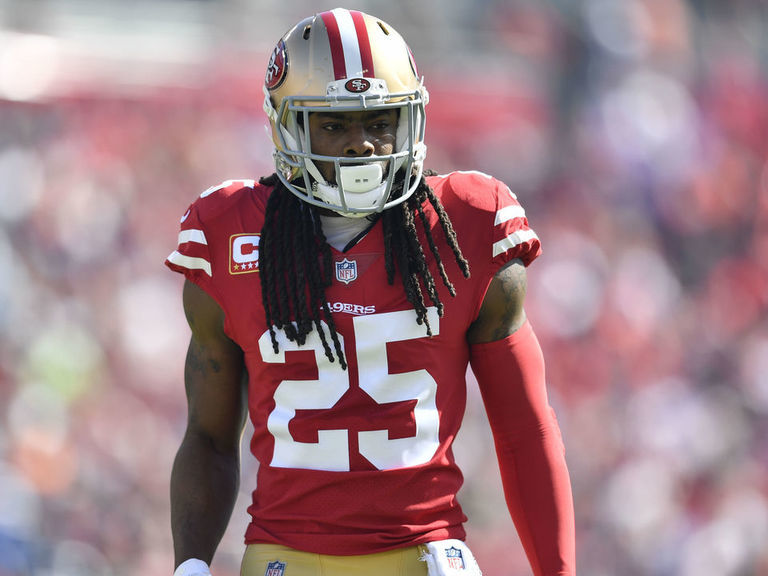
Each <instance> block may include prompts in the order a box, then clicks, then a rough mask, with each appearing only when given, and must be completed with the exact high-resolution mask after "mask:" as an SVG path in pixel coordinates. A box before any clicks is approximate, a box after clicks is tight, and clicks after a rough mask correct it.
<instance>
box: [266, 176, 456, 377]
mask: <svg viewBox="0 0 768 576" xmlns="http://www.w3.org/2000/svg"><path fill="white" fill-rule="evenodd" d="M432 174H434V172H430V171H425V173H424V176H429V175H432ZM424 176H422V178H421V182H420V183H419V186H418V188H417V189H416V191H415V192H414V193H413V195H412V196H411V197H410V198H409V199H408V200H407V201H405V202H403V203H402V204H399V205H397V206H394V207H392V208H390V209H388V210H384V211H383V212H382V213H381V214H380V215H378V217H380V218H381V219H382V225H383V228H384V262H385V266H386V272H387V281H388V282H389V284H393V283H394V280H395V267H397V268H398V269H399V270H400V276H401V277H402V280H403V287H404V288H405V294H406V297H407V298H408V301H409V302H410V303H411V304H412V305H413V307H414V308H415V310H416V322H418V323H419V324H424V325H425V327H426V332H427V335H428V336H431V335H432V328H431V326H430V325H429V320H428V319H427V304H426V303H425V301H424V292H425V291H426V294H427V296H428V298H429V301H430V302H431V304H432V305H434V306H435V307H436V308H437V313H438V315H439V316H442V315H443V303H442V302H441V301H440V296H439V294H438V292H437V285H436V284H435V279H434V277H433V276H432V273H431V272H430V270H429V266H428V264H427V260H426V256H425V254H424V249H423V247H422V245H421V243H420V242H419V238H418V236H417V233H416V214H418V215H419V219H420V221H421V224H422V228H423V230H424V234H425V236H426V239H427V243H428V244H429V250H430V252H431V253H432V256H433V257H434V259H435V262H436V263H437V268H438V271H439V273H440V278H441V279H442V281H443V284H444V285H445V286H446V287H447V288H448V291H449V293H450V294H451V296H455V295H456V290H455V288H454V286H453V284H452V283H451V281H450V279H449V278H448V274H447V273H446V271H445V267H444V266H443V261H442V258H441V257H440V253H439V250H438V248H437V245H436V244H435V241H434V238H433V237H432V232H431V230H430V227H429V225H428V223H427V215H426V213H425V212H424V202H425V201H427V200H428V201H429V202H430V204H432V207H433V208H434V209H435V212H436V213H437V216H438V219H439V222H440V226H441V227H442V229H443V233H444V234H445V237H446V240H447V243H448V246H449V247H450V248H451V250H452V251H453V255H454V258H455V259H456V263H457V264H458V266H459V269H460V270H461V272H462V274H463V275H464V277H465V278H469V263H468V262H467V260H466V259H465V258H464V255H463V254H462V253H461V248H460V247H459V243H458V240H457V238H456V232H455V231H454V229H453V225H452V224H451V219H450V218H449V217H448V214H447V213H446V211H445V209H444V208H443V205H442V203H441V202H440V199H439V198H438V197H437V196H436V195H435V193H434V191H433V190H432V189H431V188H430V187H429V185H428V184H427V182H426V179H425V178H424ZM259 182H260V183H261V184H263V185H265V186H272V187H274V188H273V190H272V193H271V195H270V197H269V200H268V202H267V208H266V213H265V217H264V228H263V229H262V231H261V242H260V246H259V269H260V275H261V292H262V301H263V306H264V311H265V313H266V320H267V325H268V326H269V334H270V336H271V338H272V347H273V348H274V350H275V352H277V351H278V344H277V339H276V335H275V329H278V330H283V331H284V332H285V335H286V337H287V338H288V339H289V340H291V341H295V342H297V343H298V344H299V345H302V344H304V342H305V341H306V338H307V334H309V333H310V332H311V331H312V328H313V327H314V328H315V329H316V330H317V332H318V334H319V336H320V340H321V342H322V344H323V349H324V350H325V355H326V356H327V357H328V359H329V360H330V361H331V362H333V360H334V354H333V353H334V351H335V353H336V357H337V358H338V359H339V363H340V364H341V367H342V368H344V369H346V367H347V363H346V361H345V359H344V353H343V351H342V349H341V343H340V342H339V337H338V335H337V333H336V326H335V323H334V321H333V316H332V315H331V310H330V308H329V306H328V302H327V300H326V298H325V289H326V288H328V287H329V286H330V285H331V282H332V280H333V274H332V269H333V264H332V258H331V249H330V247H329V246H328V243H327V242H326V239H325V235H324V234H323V230H322V227H321V225H320V219H319V218H318V217H317V212H316V211H317V209H316V208H315V207H314V206H312V205H310V204H307V203H306V202H303V201H301V200H300V199H299V198H297V197H296V196H294V195H293V194H292V193H291V192H290V191H289V190H288V189H287V188H286V187H285V186H284V185H283V184H282V182H280V180H279V178H278V177H277V175H276V174H272V175H271V176H267V177H265V178H261V179H260V181H259ZM400 193H402V192H401V190H399V191H394V192H393V196H392V197H397V195H398V194H400ZM422 286H423V288H422ZM322 320H325V322H326V323H327V325H328V329H329V332H330V337H331V342H332V344H333V350H331V345H330V344H329V343H328V337H327V335H326V333H325V330H323V327H322V325H321V324H320V322H321V321H322Z"/></svg>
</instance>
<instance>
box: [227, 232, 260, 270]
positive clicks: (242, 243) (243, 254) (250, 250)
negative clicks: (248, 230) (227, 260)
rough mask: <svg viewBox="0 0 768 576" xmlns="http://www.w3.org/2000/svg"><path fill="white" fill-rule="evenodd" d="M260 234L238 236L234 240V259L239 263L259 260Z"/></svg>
mask: <svg viewBox="0 0 768 576" xmlns="http://www.w3.org/2000/svg"><path fill="white" fill-rule="evenodd" d="M259 238H260V237H259V236H236V237H235V238H234V239H233V241H232V260H234V261H235V262H237V263H238V264H248V263H249V262H258V261H259Z"/></svg>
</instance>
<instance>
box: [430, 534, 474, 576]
mask: <svg viewBox="0 0 768 576" xmlns="http://www.w3.org/2000/svg"><path fill="white" fill-rule="evenodd" d="M422 546H424V548H426V553H425V554H424V556H422V558H421V559H422V560H424V561H425V562H426V563H427V571H428V573H429V576H482V572H481V571H480V567H479V566H478V565H477V562H476V561H475V557H474V555H473V554H472V551H471V550H470V549H469V547H468V546H467V545H466V544H465V543H464V542H462V541H461V540H439V541H437V542H428V543H427V544H423V545H422Z"/></svg>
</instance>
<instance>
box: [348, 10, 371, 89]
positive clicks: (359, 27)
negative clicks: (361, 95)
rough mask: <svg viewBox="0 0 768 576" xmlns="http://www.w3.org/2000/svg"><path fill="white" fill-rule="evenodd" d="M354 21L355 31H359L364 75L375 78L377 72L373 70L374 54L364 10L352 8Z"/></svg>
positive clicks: (358, 39)
mask: <svg viewBox="0 0 768 576" xmlns="http://www.w3.org/2000/svg"><path fill="white" fill-rule="evenodd" d="M349 13H350V14H351V15H352V22H354V23H355V32H357V44H358V46H359V47H360V62H361V63H362V65H363V76H366V77H368V78H374V77H375V76H376V74H375V73H374V71H373V54H372V53H371V40H370V39H369V38H368V28H367V27H366V26H365V17H364V16H363V13H362V12H358V11H357V10H350V11H349Z"/></svg>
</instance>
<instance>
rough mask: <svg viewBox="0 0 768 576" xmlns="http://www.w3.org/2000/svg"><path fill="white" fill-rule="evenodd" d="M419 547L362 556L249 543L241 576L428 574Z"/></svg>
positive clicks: (404, 575) (401, 575)
mask: <svg viewBox="0 0 768 576" xmlns="http://www.w3.org/2000/svg"><path fill="white" fill-rule="evenodd" d="M421 555H422V550H421V547H420V546H409V547H408V548H399V549H397V550H389V551H387V552H377V553H376V554H366V555H363V556H330V555H327V554H314V553H312V552H301V551H299V550H293V549H291V548H286V547H285V546H278V545H275V544H249V545H248V546H247V547H246V549H245V555H244V556H243V564H242V568H241V571H240V576H427V563H426V562H424V561H423V560H419V558H420V557H421Z"/></svg>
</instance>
